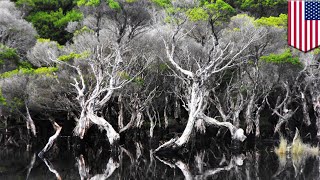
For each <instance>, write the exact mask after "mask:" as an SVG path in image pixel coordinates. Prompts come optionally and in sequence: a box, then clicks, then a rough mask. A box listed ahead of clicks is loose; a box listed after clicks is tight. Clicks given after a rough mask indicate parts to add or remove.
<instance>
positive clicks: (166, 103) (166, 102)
mask: <svg viewBox="0 0 320 180" xmlns="http://www.w3.org/2000/svg"><path fill="white" fill-rule="evenodd" d="M168 103H169V98H168V96H166V97H165V105H164V110H163V111H164V112H163V117H164V128H167V127H168V125H169V117H168V114H167V109H168Z"/></svg>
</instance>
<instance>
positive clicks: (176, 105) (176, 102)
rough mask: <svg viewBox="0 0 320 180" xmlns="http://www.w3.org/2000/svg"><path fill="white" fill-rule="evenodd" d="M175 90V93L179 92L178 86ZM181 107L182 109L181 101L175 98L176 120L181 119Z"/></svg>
mask: <svg viewBox="0 0 320 180" xmlns="http://www.w3.org/2000/svg"><path fill="white" fill-rule="evenodd" d="M174 89H175V92H178V91H179V88H178V86H175V87H174ZM180 107H181V105H180V100H179V98H177V97H175V98H174V118H175V119H179V118H180V117H181V109H180Z"/></svg>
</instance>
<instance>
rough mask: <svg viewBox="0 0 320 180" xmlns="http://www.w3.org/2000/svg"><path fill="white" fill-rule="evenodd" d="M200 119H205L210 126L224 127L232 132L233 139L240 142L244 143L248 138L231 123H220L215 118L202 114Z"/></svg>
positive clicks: (240, 129)
mask: <svg viewBox="0 0 320 180" xmlns="http://www.w3.org/2000/svg"><path fill="white" fill-rule="evenodd" d="M199 117H200V118H201V119H203V120H204V121H205V122H206V123H207V124H209V125H215V126H224V127H226V128H228V129H229V130H230V133H231V136H232V139H236V140H239V141H241V142H243V141H244V140H245V139H246V138H247V137H246V136H245V135H244V131H243V129H242V128H237V127H235V126H234V125H233V124H231V123H230V122H220V121H218V120H216V119H214V118H211V117H209V116H206V115H205V114H200V115H199Z"/></svg>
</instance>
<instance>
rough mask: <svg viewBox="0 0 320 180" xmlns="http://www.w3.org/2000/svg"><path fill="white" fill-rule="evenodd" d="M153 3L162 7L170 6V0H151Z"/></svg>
mask: <svg viewBox="0 0 320 180" xmlns="http://www.w3.org/2000/svg"><path fill="white" fill-rule="evenodd" d="M151 1H152V2H153V3H155V4H156V5H158V6H160V7H163V8H167V7H171V6H172V4H171V0H151Z"/></svg>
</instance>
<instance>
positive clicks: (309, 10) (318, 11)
mask: <svg viewBox="0 0 320 180" xmlns="http://www.w3.org/2000/svg"><path fill="white" fill-rule="evenodd" d="M305 20H320V2H319V1H318V0H315V1H306V2H305Z"/></svg>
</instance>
